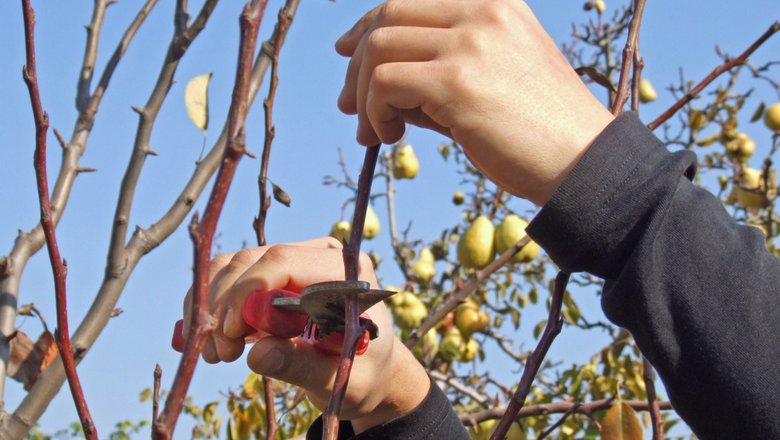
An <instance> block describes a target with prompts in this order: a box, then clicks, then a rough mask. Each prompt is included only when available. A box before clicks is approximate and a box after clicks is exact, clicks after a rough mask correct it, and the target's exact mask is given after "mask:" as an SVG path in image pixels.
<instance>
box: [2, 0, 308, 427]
mask: <svg viewBox="0 0 780 440" xmlns="http://www.w3.org/2000/svg"><path fill="white" fill-rule="evenodd" d="M299 3H300V1H299V0H287V2H286V4H285V8H286V9H287V10H288V11H289V13H290V14H291V15H293V16H294V15H295V13H296V11H297V8H298V5H299ZM271 39H273V37H271ZM269 66H270V59H269V57H268V56H267V54H265V53H263V52H262V51H260V52H259V53H258V55H257V58H256V60H255V64H254V69H253V71H252V80H251V84H250V99H252V100H254V98H255V96H256V94H257V92H258V90H259V89H260V85H261V84H262V81H263V77H264V76H265V73H266V71H267V70H268V67H269ZM226 143H227V126H225V127H224V128H223V130H222V133H221V134H220V136H219V138H218V139H217V141H216V143H215V144H214V146H213V147H212V148H211V150H210V152H209V153H208V154H207V155H206V157H205V158H203V160H201V161H200V162H198V164H197V166H196V167H195V170H194V172H193V174H192V176H191V177H190V180H189V181H188V182H187V184H186V185H185V186H184V188H183V189H182V191H181V193H180V194H179V196H178V197H177V199H176V200H175V202H174V203H173V204H172V205H171V207H170V208H169V210H168V211H167V212H166V213H165V214H164V215H163V216H162V217H161V218H160V219H159V220H158V221H157V222H155V223H154V224H152V225H151V226H149V227H148V228H137V229H136V230H135V233H134V234H133V236H132V238H131V239H130V242H129V244H128V245H127V247H126V249H125V255H124V257H123V258H124V261H125V263H126V264H125V266H124V269H123V270H122V271H121V272H119V273H112V272H110V271H106V274H105V275H104V278H103V282H102V284H101V286H100V289H99V291H98V294H97V296H96V298H95V300H94V301H93V303H92V306H91V308H90V310H89V311H88V312H87V315H86V316H85V318H84V320H83V321H82V322H81V324H80V325H79V328H78V329H77V330H76V332H75V333H74V334H73V338H72V340H73V344H74V345H75V346H77V347H78V348H79V349H81V350H84V351H86V350H87V349H89V347H91V346H92V344H94V342H95V340H96V339H97V337H98V335H100V333H101V332H102V331H103V329H104V328H105V326H106V324H107V323H108V317H109V316H110V314H111V311H112V310H113V309H114V307H115V306H116V303H117V301H118V300H119V297H120V295H121V294H122V290H123V289H124V286H125V284H126V283H127V280H128V279H129V277H130V275H131V274H132V272H133V269H134V268H135V266H136V265H137V264H138V262H139V260H140V259H141V257H143V256H144V255H146V254H147V253H149V252H151V251H152V250H153V249H154V248H156V247H157V246H159V244H160V243H162V242H163V241H164V240H165V239H167V238H168V237H169V236H170V235H171V234H172V233H173V231H175V230H176V228H177V227H178V226H179V225H180V224H181V222H182V221H183V220H184V218H185V217H186V216H187V214H188V213H189V212H190V210H191V209H192V206H193V204H194V203H195V200H197V199H198V197H199V195H200V193H201V192H202V191H203V189H204V188H205V186H206V184H207V183H208V182H209V180H210V179H211V176H212V175H213V173H214V172H215V170H216V169H217V167H218V166H219V163H220V161H221V158H222V156H223V152H224V149H225V145H226ZM41 234H42V233H41ZM17 241H19V240H17ZM26 248H27V246H26V245H25V246H23V247H22V249H26ZM28 258H29V257H28ZM13 263H14V264H16V262H13ZM0 281H2V282H5V280H0ZM14 286H16V290H15V291H18V278H16V279H15V283H14ZM4 288H5V287H4ZM3 291H6V290H3ZM14 310H15V309H14ZM11 322H13V320H12V321H11ZM12 330H13V329H12ZM0 341H1V339H0ZM0 347H1V345H0ZM58 366H59V364H58V363H54V364H52V365H51V366H50V367H49V368H47V369H46V370H45V371H44V372H43V374H42V375H41V376H40V378H39V379H38V381H37V382H36V384H35V385H34V386H33V388H32V390H30V392H29V393H27V395H26V396H25V397H24V399H23V400H22V402H21V404H20V405H19V406H18V407H17V408H16V410H15V411H14V413H13V414H8V415H5V416H4V417H3V418H0V423H2V428H3V433H7V435H8V436H10V437H11V438H20V437H24V436H25V435H26V433H27V432H28V431H29V430H30V429H31V428H32V427H33V426H34V424H35V421H36V420H38V418H40V416H41V415H42V414H43V412H44V411H45V410H46V407H47V405H48V404H49V402H51V400H52V399H53V398H54V396H55V395H56V393H57V391H58V390H59V388H60V387H61V386H62V383H63V382H64V380H65V375H64V372H63V370H62V368H58Z"/></svg>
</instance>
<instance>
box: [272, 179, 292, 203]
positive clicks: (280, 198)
mask: <svg viewBox="0 0 780 440" xmlns="http://www.w3.org/2000/svg"><path fill="white" fill-rule="evenodd" d="M271 186H272V187H273V189H274V199H276V201H277V202H279V203H281V204H282V205H284V206H286V207H288V208H289V207H290V203H292V199H291V198H290V195H289V194H287V193H286V192H284V190H283V189H282V188H280V187H279V185H277V184H275V183H273V182H271Z"/></svg>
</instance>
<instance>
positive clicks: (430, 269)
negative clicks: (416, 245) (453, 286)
mask: <svg viewBox="0 0 780 440" xmlns="http://www.w3.org/2000/svg"><path fill="white" fill-rule="evenodd" d="M433 263H434V258H433V252H431V250H430V249H429V248H428V247H427V246H425V247H423V248H422V250H421V251H420V256H419V257H417V261H415V262H414V264H412V267H411V271H412V275H414V277H415V278H416V279H417V281H418V282H419V283H420V284H428V283H429V282H430V281H431V279H433V276H434V275H436V268H435V267H434V265H433Z"/></svg>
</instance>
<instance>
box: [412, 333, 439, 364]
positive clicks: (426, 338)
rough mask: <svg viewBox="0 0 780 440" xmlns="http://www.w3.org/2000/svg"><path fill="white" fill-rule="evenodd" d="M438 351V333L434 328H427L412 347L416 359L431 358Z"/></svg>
mask: <svg viewBox="0 0 780 440" xmlns="http://www.w3.org/2000/svg"><path fill="white" fill-rule="evenodd" d="M438 351H439V333H438V332H437V331H436V329H435V328H432V329H430V330H428V331H427V332H426V333H425V334H424V335H423V336H422V338H420V341H419V342H417V344H416V345H415V346H414V348H413V349H412V353H414V356H415V357H417V359H431V358H433V357H434V356H436V353H437V352H438Z"/></svg>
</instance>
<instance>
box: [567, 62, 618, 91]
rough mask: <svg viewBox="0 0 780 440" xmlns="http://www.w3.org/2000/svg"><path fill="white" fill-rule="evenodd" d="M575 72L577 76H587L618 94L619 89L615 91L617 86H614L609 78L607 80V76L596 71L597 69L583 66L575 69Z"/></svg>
mask: <svg viewBox="0 0 780 440" xmlns="http://www.w3.org/2000/svg"><path fill="white" fill-rule="evenodd" d="M574 71H575V72H577V75H579V76H582V75H587V76H588V78H590V79H591V80H592V81H593V82H595V83H596V84H598V85H600V86H603V87H606V88H607V89H609V90H610V91H612V92H617V89H615V86H614V85H612V82H611V81H610V80H609V78H607V77H606V76H604V74H602V73H601V72H599V71H598V70H596V68H595V67H591V66H582V67H578V68H576V69H574Z"/></svg>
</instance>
